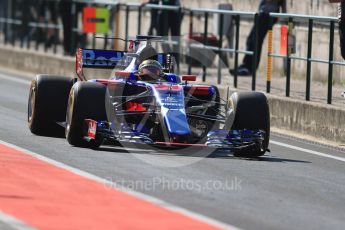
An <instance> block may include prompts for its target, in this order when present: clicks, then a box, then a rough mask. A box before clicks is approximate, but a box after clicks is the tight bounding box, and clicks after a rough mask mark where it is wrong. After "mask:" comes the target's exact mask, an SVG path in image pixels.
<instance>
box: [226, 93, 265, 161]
mask: <svg viewBox="0 0 345 230" xmlns="http://www.w3.org/2000/svg"><path fill="white" fill-rule="evenodd" d="M229 102H230V104H231V105H230V107H231V108H230V110H229V111H231V112H230V114H228V115H227V116H228V118H227V121H226V124H225V125H226V126H227V125H228V126H229V125H231V129H233V130H242V129H251V130H263V131H265V140H264V143H263V146H262V149H263V150H258V149H253V150H248V151H247V150H246V151H235V153H234V155H235V156H239V157H259V156H262V155H264V154H265V152H266V151H267V150H268V145H269V139H270V112H269V106H268V101H267V98H266V96H265V95H264V94H263V93H260V92H241V93H234V94H232V95H231V98H230V101H229ZM231 113H232V114H231ZM231 116H232V117H231ZM231 123H232V124H231Z"/></svg>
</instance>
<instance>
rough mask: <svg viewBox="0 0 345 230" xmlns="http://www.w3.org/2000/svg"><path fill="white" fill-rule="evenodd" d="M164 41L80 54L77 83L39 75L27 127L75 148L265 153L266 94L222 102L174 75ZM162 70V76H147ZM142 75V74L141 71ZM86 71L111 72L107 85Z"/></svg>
mask: <svg viewBox="0 0 345 230" xmlns="http://www.w3.org/2000/svg"><path fill="white" fill-rule="evenodd" d="M159 39H160V38H159V37H152V36H137V38H136V39H135V40H134V41H133V44H134V47H133V50H132V51H131V52H123V51H111V50H90V49H78V51H77V54H76V72H77V75H78V78H79V80H78V79H77V78H75V79H70V78H67V77H61V76H51V75H38V76H36V78H35V79H34V80H33V81H32V84H31V87H30V95H29V102H28V123H29V128H30V130H31V132H32V133H34V134H36V135H49V136H57V135H61V131H64V134H65V137H66V139H67V141H68V142H69V143H70V144H71V145H74V146H80V147H89V148H98V147H99V146H100V145H102V144H103V143H107V144H108V145H109V144H119V143H120V144H121V143H134V144H147V145H150V146H158V147H188V146H202V147H208V148H215V149H228V150H230V151H232V152H233V153H234V154H235V155H237V156H244V157H258V156H261V155H263V154H265V152H266V151H268V144H269V135H270V120H269V107H268V103H267V99H266V97H265V95H264V94H262V93H258V92H244V93H234V94H232V95H231V96H230V97H229V98H227V99H226V100H223V99H221V98H220V94H219V91H218V88H217V87H216V86H212V85H199V84H197V85H193V84H190V82H192V81H195V80H196V76H191V75H186V76H178V75H176V74H174V73H173V72H174V58H173V56H172V55H171V54H163V53H157V52H156V50H155V49H154V48H153V46H152V42H154V41H156V40H159ZM146 63H151V64H152V63H153V64H154V65H156V66H160V68H161V72H157V73H154V74H150V72H145V71H142V70H143V69H144V67H152V65H146V66H145V64H146ZM142 67H143V68H142ZM85 68H101V69H114V71H113V73H112V75H111V77H110V78H104V79H91V80H87V78H86V77H85V75H84V73H83V70H84V69H85Z"/></svg>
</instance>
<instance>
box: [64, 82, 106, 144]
mask: <svg viewBox="0 0 345 230" xmlns="http://www.w3.org/2000/svg"><path fill="white" fill-rule="evenodd" d="M106 89H107V88H106V86H105V85H103V84H100V83H94V82H77V83H76V84H74V86H73V87H72V89H71V92H70V94H69V99H68V105H67V113H66V123H67V124H66V125H67V127H66V139H67V141H68V143H70V144H71V145H74V146H78V147H85V148H98V147H99V146H100V145H101V144H102V142H103V140H102V139H101V138H99V137H96V140H92V141H90V142H89V141H86V140H84V138H83V131H84V130H83V128H84V122H85V119H92V120H96V121H106V120H107V115H106V109H105V93H106Z"/></svg>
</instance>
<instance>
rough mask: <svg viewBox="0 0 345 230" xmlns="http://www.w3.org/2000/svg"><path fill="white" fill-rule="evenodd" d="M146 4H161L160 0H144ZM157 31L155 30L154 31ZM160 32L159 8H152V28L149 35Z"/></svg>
mask: <svg viewBox="0 0 345 230" xmlns="http://www.w3.org/2000/svg"><path fill="white" fill-rule="evenodd" d="M145 4H156V5H158V4H159V0H149V1H144V2H143V3H142V5H143V6H144V5H145ZM154 31H155V32H154ZM157 32H158V10H157V9H151V22H150V28H149V31H148V35H154V34H157Z"/></svg>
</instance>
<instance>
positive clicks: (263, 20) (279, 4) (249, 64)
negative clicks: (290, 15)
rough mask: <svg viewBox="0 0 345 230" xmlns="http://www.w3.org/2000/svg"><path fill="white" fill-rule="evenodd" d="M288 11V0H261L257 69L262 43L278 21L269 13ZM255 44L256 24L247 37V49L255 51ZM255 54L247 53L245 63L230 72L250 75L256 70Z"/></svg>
mask: <svg viewBox="0 0 345 230" xmlns="http://www.w3.org/2000/svg"><path fill="white" fill-rule="evenodd" d="M280 10H281V11H282V12H284V13H285V12H286V0H261V1H260V5H259V22H258V53H257V56H256V58H257V59H256V60H257V61H256V69H257V68H258V67H259V63H260V56H261V50H262V45H263V42H264V40H265V37H266V34H267V32H268V31H269V30H270V29H272V27H273V25H274V24H275V23H276V22H277V20H276V19H272V20H271V19H270V17H269V13H271V12H276V13H278V12H280ZM254 45H255V25H254V26H253V28H252V30H251V32H250V34H249V36H248V38H247V50H248V51H254ZM253 60H254V56H253V55H245V56H244V58H243V63H242V64H241V65H240V66H239V67H238V68H237V69H231V70H230V74H231V75H235V73H237V75H238V76H249V75H251V74H252V73H253V71H256V69H253Z"/></svg>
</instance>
